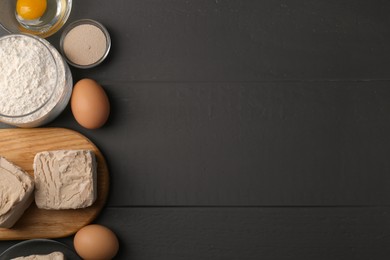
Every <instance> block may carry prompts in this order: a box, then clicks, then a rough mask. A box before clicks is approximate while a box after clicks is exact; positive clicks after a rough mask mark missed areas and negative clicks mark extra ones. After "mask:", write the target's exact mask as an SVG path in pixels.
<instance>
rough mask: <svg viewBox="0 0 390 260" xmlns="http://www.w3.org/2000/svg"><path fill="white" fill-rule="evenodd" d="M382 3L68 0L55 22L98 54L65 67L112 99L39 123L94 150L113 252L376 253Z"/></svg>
mask: <svg viewBox="0 0 390 260" xmlns="http://www.w3.org/2000/svg"><path fill="white" fill-rule="evenodd" d="M389 7H390V4H389V2H388V1H379V0H374V1H363V0H346V1H336V0H334V1H320V0H314V1H300V0H290V1H287V0H278V1H275V0H260V1H255V0H252V1H250V0H243V1H235V0H215V1H210V0H208V1H206V0H188V1H184V0H166V1H160V0H112V1H103V0H82V1H74V7H73V11H72V14H71V16H70V19H69V22H71V21H74V20H77V19H81V18H92V19H96V20H98V21H100V22H101V23H103V24H104V25H106V26H107V28H108V30H109V31H110V33H111V37H112V41H113V42H112V44H113V47H112V51H111V53H110V56H109V58H108V59H107V60H106V61H105V62H104V63H103V64H102V65H100V66H99V67H97V68H94V69H89V70H79V69H72V72H73V76H74V79H75V81H77V80H79V79H81V78H84V77H89V78H93V79H95V80H97V81H98V82H100V83H101V84H102V85H103V87H104V88H105V90H106V91H107V94H108V96H109V98H110V100H111V103H112V115H111V117H110V120H109V122H108V124H107V125H106V126H105V127H103V128H102V129H99V130H86V129H83V128H81V127H80V126H79V125H77V123H76V122H75V120H74V119H73V117H72V115H71V113H70V110H69V108H68V109H67V110H66V111H65V112H64V113H63V114H61V116H60V117H59V118H57V119H56V120H55V121H53V122H52V123H51V124H49V125H48V126H46V127H52V126H55V127H65V128H70V129H74V130H77V131H79V132H81V133H82V134H84V135H86V136H87V137H89V138H90V139H91V140H92V141H93V142H94V143H95V144H96V145H97V146H98V147H99V148H100V150H101V151H102V152H103V154H104V155H105V157H106V159H107V162H108V165H109V169H110V174H111V187H110V195H109V200H108V202H107V205H106V207H105V208H104V210H103V211H102V213H101V215H100V216H99V217H98V219H96V221H95V222H96V223H100V224H103V225H106V226H108V227H110V228H111V229H112V230H114V231H115V232H116V234H117V235H118V237H119V239H120V246H121V248H120V252H119V255H118V257H117V259H388V257H389V256H390V246H389V245H390V207H389V205H390V189H389V186H390V160H389V155H390V116H389V114H390V86H389V85H390V81H389V79H390V47H389V46H390V16H389ZM2 34H4V32H2ZM49 41H50V42H52V43H53V44H54V45H55V46H56V47H58V41H59V34H56V35H55V36H53V37H51V38H49ZM0 127H2V128H5V127H7V126H6V125H4V124H1V125H0ZM59 241H62V242H64V243H67V244H69V245H71V243H72V237H68V238H64V239H59ZM15 243H17V241H1V242H0V251H3V250H5V249H6V248H8V247H9V246H11V245H13V244H15Z"/></svg>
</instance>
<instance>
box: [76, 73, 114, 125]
mask: <svg viewBox="0 0 390 260" xmlns="http://www.w3.org/2000/svg"><path fill="white" fill-rule="evenodd" d="M70 106H71V109H72V113H73V116H74V117H75V119H76V121H77V122H78V123H79V124H80V125H82V126H83V127H85V128H88V129H96V128H99V127H102V126H103V125H104V124H105V123H106V121H107V119H108V116H109V115H110V102H109V100H108V97H107V95H106V92H104V89H103V88H102V87H101V86H100V85H99V84H98V83H97V82H96V81H94V80H92V79H82V80H80V81H79V82H77V83H76V85H74V88H73V93H72V98H71V101H70Z"/></svg>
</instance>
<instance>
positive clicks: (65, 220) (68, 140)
mask: <svg viewBox="0 0 390 260" xmlns="http://www.w3.org/2000/svg"><path fill="white" fill-rule="evenodd" d="M69 149H73V150H75V149H89V150H92V151H93V152H94V153H95V155H96V159H97V164H98V168H97V187H98V197H97V199H96V201H95V203H94V204H93V205H92V206H90V207H88V208H85V209H77V210H43V209H38V208H37V207H36V205H35V204H34V203H33V204H32V205H31V206H30V208H28V209H27V210H26V212H25V213H24V214H23V216H22V217H21V218H20V219H19V221H18V222H17V223H16V224H15V226H13V227H12V228H11V229H4V228H3V229H0V240H10V239H12V240H16V239H31V238H57V237H64V236H68V235H71V234H73V233H75V232H76V231H77V230H78V229H80V228H81V227H83V226H84V225H86V224H88V223H90V222H91V221H92V220H94V219H95V218H96V216H97V215H98V214H99V212H100V211H101V210H102V208H103V206H104V204H105V202H106V199H107V196H108V190H109V175H108V168H107V165H106V162H105V159H104V157H103V155H102V154H101V152H100V151H99V149H98V148H97V147H96V146H95V145H94V144H93V143H92V142H91V141H89V140H88V139H87V138H86V137H84V136H83V135H81V134H79V133H77V132H75V131H72V130H68V129H63V128H44V129H43V128H41V129H38V128H37V129H1V130H0V155H1V156H3V157H5V158H7V159H8V160H9V161H11V162H13V163H14V164H16V165H18V166H20V167H22V168H23V169H24V170H25V171H27V172H28V173H29V174H30V175H32V176H33V175H34V170H33V161H34V156H35V154H36V153H38V152H40V151H49V150H69Z"/></svg>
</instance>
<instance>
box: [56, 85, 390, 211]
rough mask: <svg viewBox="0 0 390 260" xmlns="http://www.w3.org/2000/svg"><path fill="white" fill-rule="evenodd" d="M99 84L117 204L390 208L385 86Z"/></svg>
mask: <svg viewBox="0 0 390 260" xmlns="http://www.w3.org/2000/svg"><path fill="white" fill-rule="evenodd" d="M101 84H102V85H103V87H104V88H105V89H106V91H107V93H108V95H109V97H110V100H111V103H112V107H111V108H112V114H111V117H110V119H109V121H108V123H107V125H106V126H104V127H103V128H101V129H99V130H94V131H91V130H86V129H82V128H81V127H80V126H77V124H76V123H75V121H74V119H73V116H72V114H71V113H70V111H69V110H67V111H65V113H64V114H62V115H61V117H60V118H58V120H56V121H54V122H53V123H52V124H50V125H51V126H65V127H68V128H73V129H76V130H77V131H79V132H81V133H83V134H85V135H86V136H88V137H89V138H91V140H92V141H93V142H94V143H95V144H97V145H98V147H100V148H101V150H102V151H104V153H105V158H106V159H107V161H108V163H109V165H110V169H111V171H112V172H115V175H112V179H111V180H112V185H113V187H115V189H113V190H112V191H111V193H110V198H109V201H108V205H110V206H143V205H146V206H182V205H187V206H188V205H193V206H213V205H225V206H232V205H237V206H261V205H279V206H285V205H286V206H287V205H288V206H291V205H307V206H308V205H316V206H319V205H389V202H390V190H389V188H388V187H389V185H390V175H389V169H390V161H389V160H388V154H390V135H389V134H388V133H390V120H389V114H390V102H389V100H390V88H389V87H388V82H387V81H370V82H339V81H338V82H252V83H248V82H244V83H237V82H220V83H196V82H194V83H188V82H182V83H153V82H133V83H123V82H118V81H111V80H107V81H102V82H101Z"/></svg>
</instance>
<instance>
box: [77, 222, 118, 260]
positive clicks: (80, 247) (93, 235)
mask: <svg viewBox="0 0 390 260" xmlns="http://www.w3.org/2000/svg"><path fill="white" fill-rule="evenodd" d="M73 245H74V248H75V249H76V252H77V254H79V255H80V256H81V257H82V258H83V259H86V260H89V259H91V260H92V259H93V260H109V259H112V258H114V256H115V255H116V254H117V253H118V250H119V243H118V238H117V237H116V235H115V234H114V233H113V232H112V231H111V230H110V229H108V228H106V227H105V226H101V225H97V224H94V225H88V226H85V227H83V228H81V229H80V230H79V231H78V232H77V233H76V235H75V237H74V239H73Z"/></svg>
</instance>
